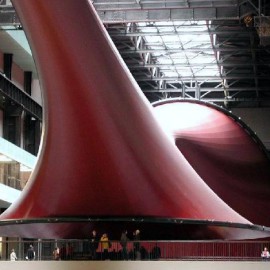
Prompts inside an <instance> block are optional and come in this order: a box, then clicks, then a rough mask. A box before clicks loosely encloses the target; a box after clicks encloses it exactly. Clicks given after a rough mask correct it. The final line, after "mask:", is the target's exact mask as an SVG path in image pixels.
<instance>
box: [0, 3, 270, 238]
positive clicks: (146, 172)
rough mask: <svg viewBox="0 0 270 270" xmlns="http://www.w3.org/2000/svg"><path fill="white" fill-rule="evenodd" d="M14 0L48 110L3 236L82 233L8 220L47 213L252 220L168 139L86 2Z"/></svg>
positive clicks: (226, 232) (73, 227) (227, 231)
mask: <svg viewBox="0 0 270 270" xmlns="http://www.w3.org/2000/svg"><path fill="white" fill-rule="evenodd" d="M13 4H14V6H15V9H16V11H17V13H18V15H19V17H20V20H21V22H22V25H23V28H24V30H25V32H26V35H27V37H28V40H29V43H30V46H31V49H32V52H33V56H34V59H35V62H36V66H37V69H38V73H39V79H40V82H41V87H42V90H43V94H44V96H43V97H44V114H45V115H44V130H43V141H42V147H41V151H40V154H39V160H38V164H37V166H36V168H35V170H34V172H33V174H32V176H31V179H30V180H29V183H28V184H27V186H26V188H25V189H24V191H23V193H22V196H21V197H20V199H19V200H18V201H17V202H16V203H14V204H13V205H12V206H11V207H10V208H9V209H8V210H7V211H5V212H4V213H3V214H2V215H1V217H0V219H1V220H2V223H1V224H0V225H2V226H0V235H3V236H4V235H8V234H9V235H20V236H27V237H30V236H33V237H37V236H38V237H39V238H61V237H76V236H77V235H80V236H81V231H80V229H79V228H80V227H79V224H78V223H72V222H70V223H68V224H67V225H65V224H64V223H63V224H60V223H58V224H54V223H51V224H46V223H35V224H34V223H31V224H30V225H29V224H27V225H25V224H20V225H14V226H10V225H9V226H5V223H4V222H5V221H7V220H9V221H10V220H11V221H12V220H14V223H15V222H16V220H31V219H33V220H38V219H43V218H47V219H49V218H53V217H58V218H61V217H83V218H86V219H87V218H88V217H100V218H102V217H108V216H110V217H112V218H113V217H148V218H153V219H157V218H168V219H171V218H172V219H174V218H182V219H191V220H215V221H226V222H235V223H240V224H246V225H250V224H251V223H250V221H249V220H247V219H246V218H245V217H243V216H241V215H240V214H239V213H237V212H236V211H235V210H234V209H232V208H231V207H230V206H228V205H227V203H225V202H224V201H223V200H222V199H221V198H220V197H219V196H218V195H217V194H215V192H213V191H212V189H210V188H209V186H208V185H207V184H206V183H205V182H204V180H203V179H202V178H201V177H200V176H199V175H198V174H197V172H196V171H195V170H194V168H193V167H192V166H191V165H190V164H189V163H188V162H187V160H186V158H185V157H184V156H183V155H182V154H181V153H180V152H179V151H178V149H177V147H175V145H174V143H172V142H171V141H170V140H169V139H168V136H167V135H166V134H165V133H164V131H163V130H162V128H161V127H160V125H159V124H158V122H157V120H156V118H155V116H154V114H153V110H152V108H151V106H150V104H149V103H148V101H147V100H146V98H145V97H144V96H143V94H142V93H141V91H140V89H139V88H138V86H137V84H136V82H135V81H134V79H133V78H132V76H131V75H130V73H129V71H128V70H127V68H126V66H125V65H124V64H123V61H122V60H121V58H120V57H119V54H118V53H117V51H116V49H115V48H114V46H113V44H112V42H111V41H110V39H109V37H108V35H107V33H106V31H105V29H104V27H103V26H102V24H101V22H100V21H99V19H98V17H97V15H96V13H95V11H94V8H93V6H92V5H91V3H90V2H89V1H87V0H79V1H74V0H65V1H63V0H54V1H50V2H49V3H48V1H46V0H14V1H13ZM78 14H79V15H78ZM115 224H116V223H114V224H112V223H110V224H109V225H110V226H111V228H112V227H113V226H114V227H115V226H117V224H116V225H115ZM61 225H62V227H61ZM65 226H67V228H66V227H65ZM159 226H161V225H159ZM61 228H62V229H61ZM82 231H84V230H83V229H82ZM204 231H205V230H202V231H201V236H200V237H201V238H204V237H207V235H208V236H209V235H211V234H212V235H215V237H218V238H230V239H234V238H237V239H238V238H254V237H258V232H256V231H253V230H250V231H249V230H242V231H241V230H239V229H236V230H234V229H232V228H220V227H219V228H216V227H215V228H213V229H209V228H207V230H206V231H207V232H205V233H204ZM199 233H200V232H199ZM259 235H261V236H265V234H260V233H259ZM266 235H269V233H267V234H266ZM87 236H88V234H87V235H85V237H87Z"/></svg>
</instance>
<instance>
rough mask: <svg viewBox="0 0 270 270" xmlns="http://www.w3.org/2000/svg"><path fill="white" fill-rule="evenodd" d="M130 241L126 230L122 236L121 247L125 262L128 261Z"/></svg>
mask: <svg viewBox="0 0 270 270" xmlns="http://www.w3.org/2000/svg"><path fill="white" fill-rule="evenodd" d="M128 241H129V239H128V237H127V231H126V230H124V231H123V232H122V234H121V238H120V245H121V246H122V257H123V260H128V251H127V243H128Z"/></svg>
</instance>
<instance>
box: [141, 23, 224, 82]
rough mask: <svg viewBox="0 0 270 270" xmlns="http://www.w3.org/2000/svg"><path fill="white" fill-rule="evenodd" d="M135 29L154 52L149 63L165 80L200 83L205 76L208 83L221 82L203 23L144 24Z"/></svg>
mask: <svg viewBox="0 0 270 270" xmlns="http://www.w3.org/2000/svg"><path fill="white" fill-rule="evenodd" d="M137 26H138V30H139V31H141V32H143V33H147V35H145V36H144V39H145V45H146V46H147V47H148V48H149V49H151V50H152V51H153V52H152V59H155V64H157V65H158V66H159V68H160V71H161V72H162V73H163V74H164V76H165V77H178V78H180V79H181V80H182V81H185V80H190V79H194V80H196V81H198V82H200V81H204V80H205V77H206V76H208V77H212V79H211V81H215V82H216V81H221V78H220V70H219V67H218V65H217V59H216V55H215V52H214V50H213V44H212V41H211V36H210V34H209V31H208V24H207V22H206V21H170V22H152V23H149V22H146V23H145V22H143V23H138V24H137ZM202 77H204V78H202ZM208 81H209V80H208Z"/></svg>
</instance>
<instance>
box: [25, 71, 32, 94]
mask: <svg viewBox="0 0 270 270" xmlns="http://www.w3.org/2000/svg"><path fill="white" fill-rule="evenodd" d="M24 91H25V92H26V93H27V94H29V95H30V96H31V94H32V72H31V71H25V72H24Z"/></svg>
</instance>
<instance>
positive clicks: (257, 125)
mask: <svg viewBox="0 0 270 270" xmlns="http://www.w3.org/2000/svg"><path fill="white" fill-rule="evenodd" d="M232 113H233V114H235V115H237V116H238V117H241V119H242V120H243V121H244V122H245V123H246V124H247V125H248V126H249V127H250V128H251V129H252V130H253V131H254V132H256V134H257V136H258V137H259V138H260V139H261V141H262V142H263V143H264V145H265V146H266V148H267V149H269V150H270V108H243V109H242V108H235V109H233V110H232Z"/></svg>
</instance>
